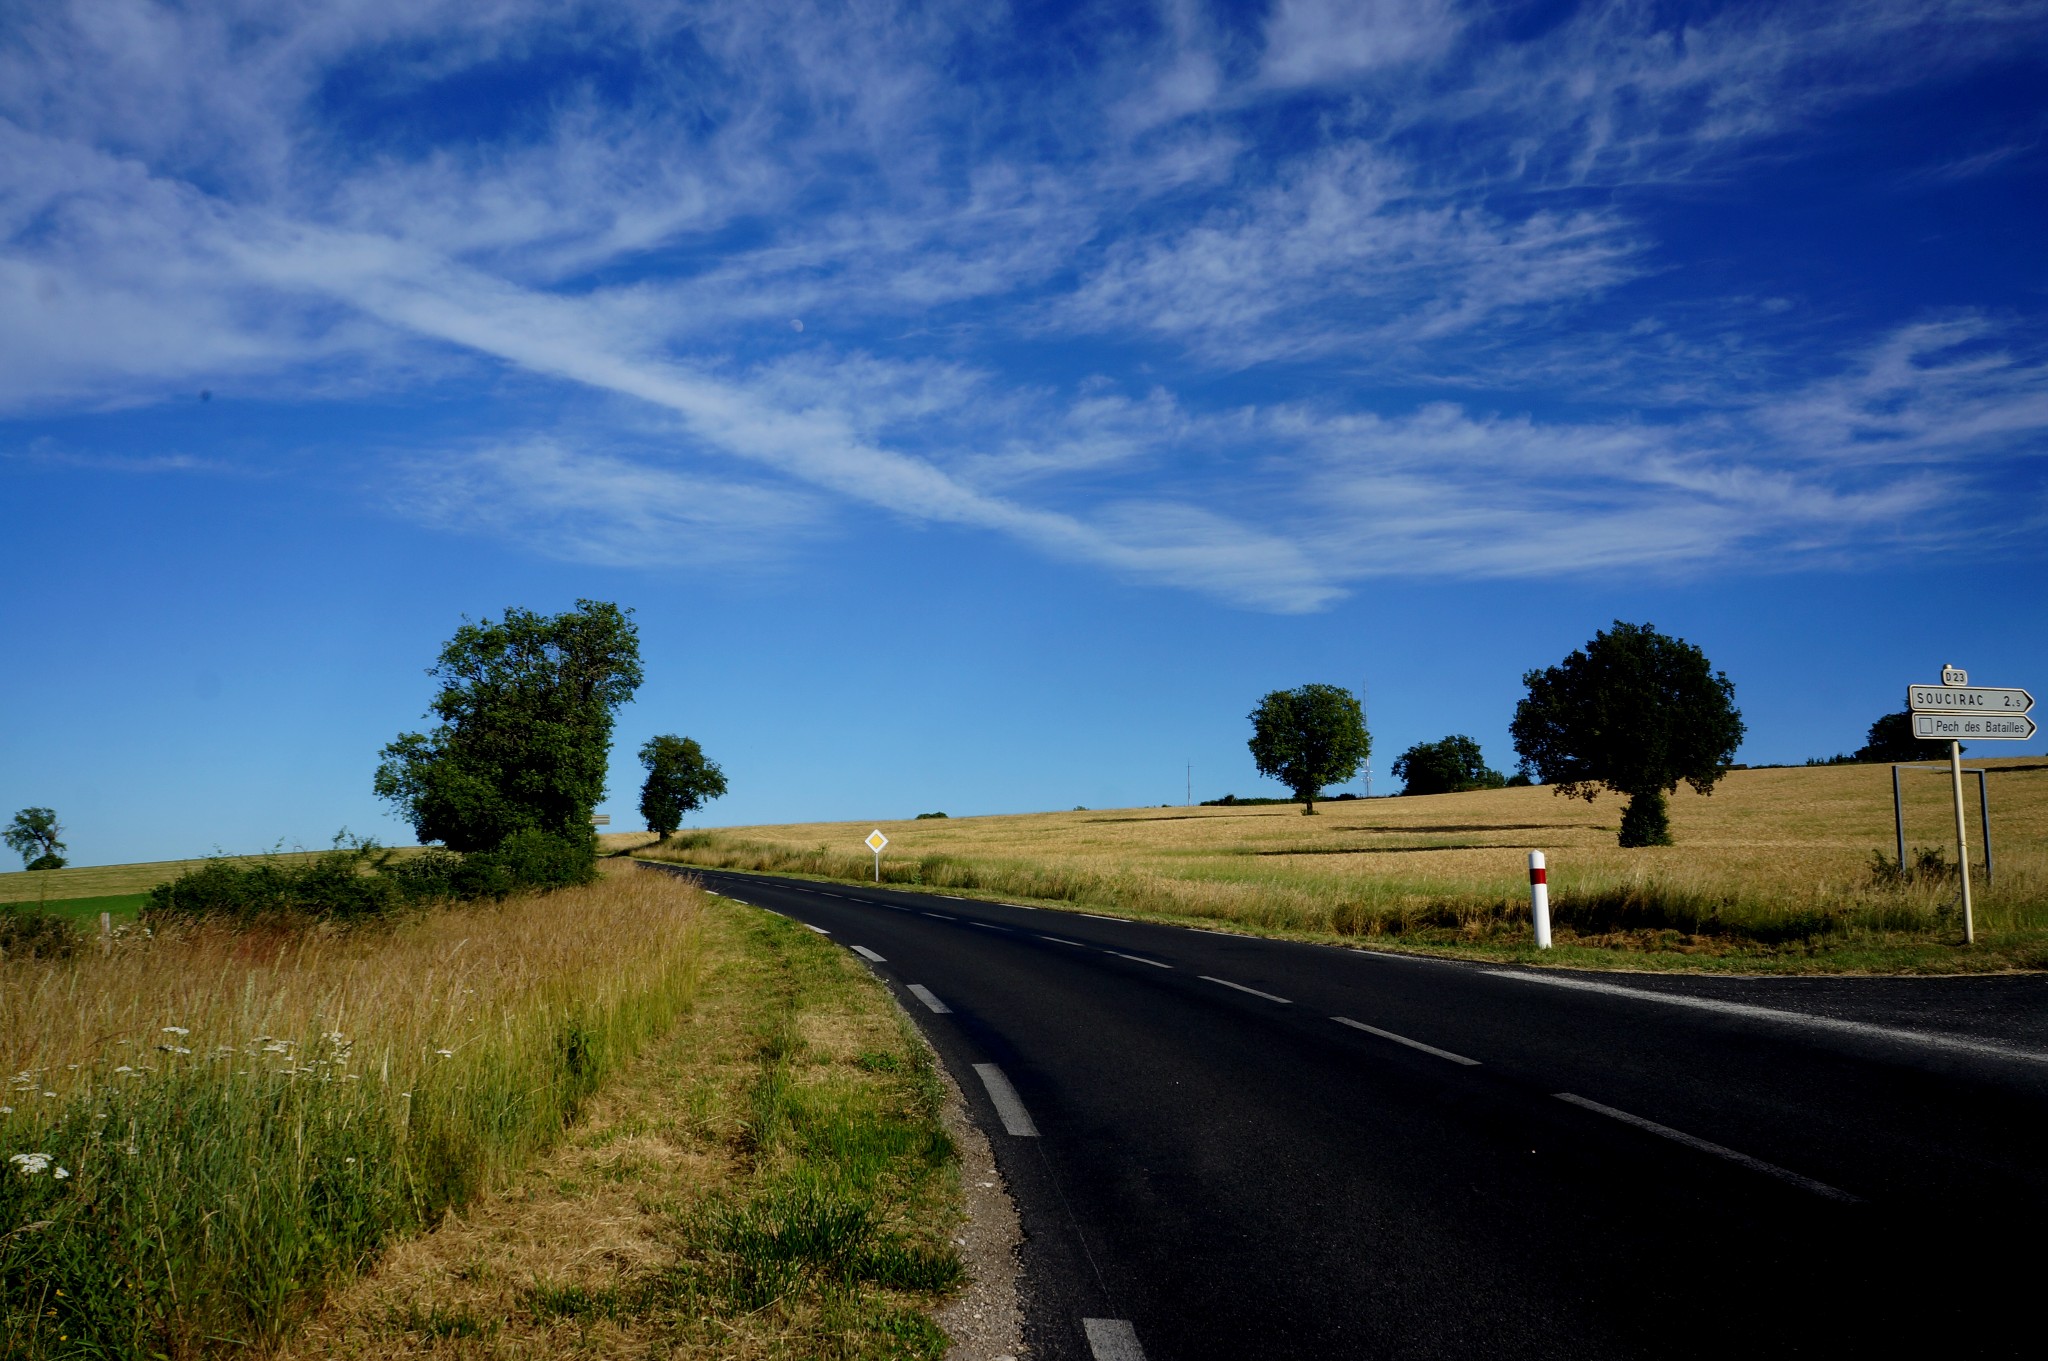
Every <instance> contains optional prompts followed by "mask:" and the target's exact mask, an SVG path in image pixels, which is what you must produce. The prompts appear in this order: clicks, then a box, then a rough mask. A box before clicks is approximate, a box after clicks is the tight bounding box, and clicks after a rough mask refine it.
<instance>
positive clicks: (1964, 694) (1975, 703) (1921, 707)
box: [1906, 685, 2034, 715]
mask: <svg viewBox="0 0 2048 1361" xmlns="http://www.w3.org/2000/svg"><path fill="white" fill-rule="evenodd" d="M1906 707H1907V708H1908V709H1911V710H1912V711H1913V712H1914V713H1916V714H2001V715H2004V714H2023V713H2025V712H2027V710H2029V709H2031V708H2033V707H2034V697H2033V696H2032V695H2030V694H2028V693H2027V692H2026V691H2025V690H2019V689H2000V688H1998V687H1996V686H1987V685H1909V686H1907V687H1906Z"/></svg>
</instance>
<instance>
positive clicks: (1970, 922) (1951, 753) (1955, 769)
mask: <svg viewBox="0 0 2048 1361" xmlns="http://www.w3.org/2000/svg"><path fill="white" fill-rule="evenodd" d="M1948 773H1949V778H1950V779H1952V780H1954V781H1955V787H1956V873H1957V874H1960V875H1961V876H1962V878H1963V944H1965V945H1972V944H1975V943H1976V940H1977V923H1976V921H1975V920H1974V919H1973V918H1972V917H1971V914H1970V843H1969V822H1968V820H1967V819H1965V818H1964V817H1963V744H1962V743H1960V742H1951V743H1949V744H1948Z"/></svg>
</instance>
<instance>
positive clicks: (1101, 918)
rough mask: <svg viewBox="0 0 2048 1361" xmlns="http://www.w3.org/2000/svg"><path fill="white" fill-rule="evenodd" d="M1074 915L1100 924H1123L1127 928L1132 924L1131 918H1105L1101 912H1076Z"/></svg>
mask: <svg viewBox="0 0 2048 1361" xmlns="http://www.w3.org/2000/svg"><path fill="white" fill-rule="evenodd" d="M1074 915H1075V916H1077V917H1088V918H1091V919H1093V920H1095V921H1099V922H1122V923H1123V924H1124V925H1126V926H1128V925H1130V923H1131V919H1130V918H1129V917H1105V916H1103V915H1102V914H1101V913H1099V912H1076V913H1075V914H1074Z"/></svg>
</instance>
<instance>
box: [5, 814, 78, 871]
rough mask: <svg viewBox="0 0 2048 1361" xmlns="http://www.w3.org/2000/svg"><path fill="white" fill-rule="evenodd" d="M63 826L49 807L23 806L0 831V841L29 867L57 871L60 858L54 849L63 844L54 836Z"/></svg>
mask: <svg viewBox="0 0 2048 1361" xmlns="http://www.w3.org/2000/svg"><path fill="white" fill-rule="evenodd" d="M63 835H64V829H63V828H62V827H61V826H59V825H58V823H57V813H56V810H55V809H51V808H24V809H22V810H21V811H20V812H19V813H16V814H15V815H14V821H13V822H10V823H8V824H7V830H6V831H4V832H0V840H5V841H6V842H7V844H8V845H9V846H11V847H13V848H14V851H15V854H17V855H19V856H20V857H21V860H22V864H23V865H24V866H26V867H27V868H29V869H32V870H61V869H63V868H64V863H65V861H64V857H63V856H62V855H59V854H58V852H59V851H62V850H64V849H65V845H64V843H63V842H62V841H60V840H59V839H58V838H60V837H62V836H63Z"/></svg>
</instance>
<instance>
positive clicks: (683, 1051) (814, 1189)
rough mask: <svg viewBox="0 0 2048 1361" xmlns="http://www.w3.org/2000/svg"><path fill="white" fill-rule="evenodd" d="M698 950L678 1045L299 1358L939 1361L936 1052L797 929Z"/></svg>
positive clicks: (307, 1339) (342, 1306)
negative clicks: (897, 1360)
mask: <svg viewBox="0 0 2048 1361" xmlns="http://www.w3.org/2000/svg"><path fill="white" fill-rule="evenodd" d="M639 872H640V873H643V874H647V877H649V878H654V877H656V876H654V875H652V874H648V872H646V871H639ZM701 939H702V948H703V951H704V973H703V977H702V982H701V984H700V987H699V992H698V995H697V1000H696V1004H695V1006H694V1007H693V1008H692V1010H691V1012H690V1014H689V1016H688V1017H687V1018H686V1019H685V1020H684V1021H683V1022H682V1023H681V1024H680V1025H678V1026H677V1028H676V1029H675V1030H674V1032H673V1033H671V1034H670V1035H669V1036H667V1037H666V1038H664V1039H663V1040H662V1041H660V1042H658V1043H656V1044H654V1045H651V1046H649V1047H648V1049H647V1050H646V1051H645V1052H644V1053H643V1054H642V1055H641V1057H640V1058H639V1059H638V1060H636V1061H635V1062H634V1064H633V1065H632V1066H630V1067H629V1068H627V1069H626V1070H625V1071H624V1072H623V1073H622V1074H621V1075H620V1076H619V1078H618V1079H617V1080H616V1081H615V1082H613V1083H612V1084H610V1085H609V1086H608V1087H607V1088H606V1089H605V1090H604V1091H603V1092H601V1093H600V1094H599V1095H598V1096H597V1097H596V1098H595V1099H594V1100H593V1101H592V1102H591V1103H590V1106H589V1108H588V1110H587V1111H586V1113H585V1116H584V1118H583V1119H582V1120H581V1121H580V1122H579V1124H578V1126H577V1128H576V1129H575V1130H574V1131H573V1132H572V1133H571V1134H570V1136H569V1137H568V1138H567V1139H565V1140H564V1141H563V1143H562V1145H561V1146H560V1147H559V1148H558V1149H556V1150H555V1151H554V1152H553V1153H552V1154H550V1155H549V1156H548V1157H547V1158H546V1159H544V1160H542V1161H541V1162H539V1163H537V1164H535V1165H534V1166H533V1167H532V1168H531V1169H529V1170H528V1172H527V1173H526V1174H525V1175H523V1176H522V1177H520V1178H518V1179H517V1180H515V1181H513V1182H512V1183H511V1184H509V1185H508V1186H507V1187H506V1188H505V1189H504V1190H503V1191H502V1192H501V1193H499V1194H495V1195H492V1196H490V1197H487V1198H485V1199H483V1200H481V1201H479V1202H477V1203H475V1204H474V1205H472V1206H471V1207H470V1208H469V1209H467V1210H466V1211H465V1212H463V1213H462V1214H461V1215H456V1216H450V1217H449V1218H448V1220H447V1221H446V1222H444V1223H443V1224H442V1225H441V1226H440V1227H439V1228H438V1229H437V1230H436V1231H435V1232H433V1233H431V1234H427V1235H424V1236H422V1237H419V1238H417V1239H414V1240H411V1241H409V1242H407V1243H405V1244H403V1245H401V1246H400V1247H398V1248H397V1249H395V1250H394V1251H392V1252H391V1253H389V1254H388V1255H387V1256H386V1257H385V1259H384V1260H383V1261H382V1262H380V1263H379V1265H378V1266H377V1268H376V1269H375V1270H374V1271H373V1272H371V1273H369V1274H367V1275H365V1276H364V1277H363V1278H362V1279H361V1280H360V1281H359V1282H357V1284H356V1285H355V1286H354V1287H352V1288H351V1289H350V1290H349V1291H347V1292H346V1293H344V1294H342V1295H339V1296H337V1297H336V1298H335V1299H334V1300H333V1301H332V1302H331V1304H330V1306H329V1307H328V1309H326V1310H325V1311H324V1312H323V1314H322V1315H321V1316H320V1317H319V1318H318V1319H317V1320H315V1321H314V1323H313V1324H312V1325H310V1326H309V1327H308V1328H307V1329H305V1330H304V1331H303V1332H302V1333H301V1334H300V1335H299V1336H297V1337H296V1338H295V1339H294V1340H293V1342H292V1343H291V1345H290V1347H289V1349H288V1353H287V1355H288V1356H291V1357H312V1356H315V1355H320V1356H333V1355H339V1356H345V1357H376V1358H386V1357H410V1356H423V1355H427V1354H429V1353H432V1354H434V1355H436V1356H455V1357H471V1356H473V1357H484V1356H546V1357H600V1356H601V1357H615V1356H664V1357H713V1356H715V1357H721V1358H724V1357H733V1358H754V1357H764V1358H765V1357H803V1358H813V1357H815V1358H856V1357H931V1358H937V1357H939V1356H942V1355H944V1353H945V1350H946V1340H945V1337H944V1334H943V1333H942V1332H941V1331H940V1330H939V1328H938V1326H937V1325H936V1324H935V1323H934V1322H933V1321H932V1317H931V1310H932V1307H933V1305H934V1303H935V1302H936V1301H937V1299H938V1298H940V1297H941V1296H943V1295H945V1294H947V1293H949V1292H950V1291H951V1290H952V1289H953V1288H954V1286H955V1285H956V1284H957V1283H958V1282H959V1280H960V1277H961V1265H960V1259H959V1257H958V1256H957V1255H956V1253H955V1249H954V1246H953V1244H952V1242H951V1240H950V1239H949V1237H948V1235H947V1227H948V1226H950V1225H951V1224H952V1223H954V1222H956V1221H957V1219H958V1215H959V1204H960V1199H959V1197H960V1189H959V1185H958V1174H957V1163H956V1160H955V1154H954V1149H953V1146H952V1144H951V1141H950V1139H949V1138H948V1136H947V1135H946V1133H945V1130H944V1128H943V1127H942V1125H941V1124H940V1108H941V1106H942V1103H943V1099H944V1096H943V1093H944V1089H943V1086H942V1083H941V1080H940V1078H939V1076H938V1074H937V1073H936V1071H935V1070H934V1068H933V1067H932V1063H931V1059H930V1057H929V1051H928V1050H926V1049H925V1048H924V1046H923V1045H922V1044H920V1043H918V1042H917V1040H916V1038H915V1036H914V1035H913V1034H912V1033H911V1032H910V1031H909V1029H908V1023H907V1022H906V1021H904V1019H903V1018H902V1015H901V1013H900V1012H899V1011H897V1010H896V1008H895V1007H894V1006H893V1005H892V1004H891V1002H890V1001H889V998H888V995H887V993H886V992H885V991H884V990H883V989H882V988H881V987H880V986H879V985H878V984H876V983H875V982H874V980H873V979H872V978H871V977H869V976H868V975H867V974H866V972H865V971H864V970H862V969H861V968H860V967H859V966H858V965H857V964H856V963H854V962H853V961H852V960H851V959H849V958H848V957H847V956H846V955H845V953H844V952H843V951H841V950H839V949H837V948H836V947H834V946H832V945H831V944H829V943H827V942H825V941H823V940H822V939H820V938H819V937H817V936H816V935H813V934H812V933H810V932H807V931H804V930H802V929H800V928H798V927H796V926H794V925H792V924H790V923H789V922H786V921H784V920H782V919H781V918H779V917H774V916H772V915H770V914H767V913H762V912H758V911H755V910H753V909H750V908H741V907H738V906H737V905H728V904H720V905H718V906H716V907H715V908H713V909H711V910H709V911H707V913H706V915H705V917H704V919H703V925H702V937H701Z"/></svg>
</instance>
